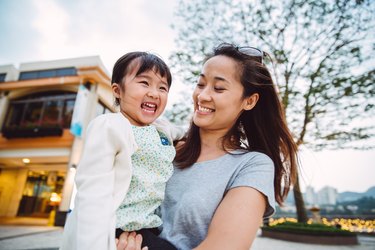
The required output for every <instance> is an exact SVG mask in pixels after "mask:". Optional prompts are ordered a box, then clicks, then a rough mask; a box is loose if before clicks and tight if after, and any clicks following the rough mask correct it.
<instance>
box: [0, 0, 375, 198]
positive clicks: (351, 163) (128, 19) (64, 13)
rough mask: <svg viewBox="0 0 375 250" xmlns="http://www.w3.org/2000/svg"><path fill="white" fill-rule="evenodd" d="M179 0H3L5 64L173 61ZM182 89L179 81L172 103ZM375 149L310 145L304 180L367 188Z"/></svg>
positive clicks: (1, 59) (0, 54)
mask: <svg viewBox="0 0 375 250" xmlns="http://www.w3.org/2000/svg"><path fill="white" fill-rule="evenodd" d="M175 5H176V0H158V1H150V0H148V1H147V0H138V1H130V0H122V1H120V0H118V1H115V0H107V1H102V0H90V1H84V0H18V1H14V0H0V34H1V39H0V65H6V64H13V65H15V66H16V67H18V65H19V64H20V63H25V62H34V61H44V60H56V59H63V58H74V57H81V56H92V55H99V56H100V58H101V59H102V61H103V63H104V65H105V67H106V68H107V70H108V72H110V71H111V70H112V66H113V64H114V62H115V61H116V59H117V58H119V57H120V56H121V55H123V54H124V53H126V52H129V51H132V50H144V51H151V52H154V53H157V54H159V55H160V56H161V57H162V58H163V59H164V60H166V61H167V62H168V57H169V55H170V52H171V50H172V49H173V48H174V38H175V31H174V30H172V29H171V24H172V23H173V11H174V7H175ZM180 89H182V85H181V83H179V82H174V85H173V86H172V89H171V94H170V103H169V104H171V103H172V102H173V98H174V97H175V96H177V92H178V91H179V90H180ZM374 159H375V150H371V151H354V150H340V151H324V152H311V151H306V153H304V154H303V156H302V163H303V166H302V172H303V175H302V180H301V181H302V186H306V185H312V186H314V187H315V188H316V189H319V188H321V187H323V186H325V185H331V186H333V187H336V188H337V189H338V191H347V190H351V191H359V192H363V191H365V190H366V189H368V188H369V187H370V186H373V185H375V169H374V168H375V160H374Z"/></svg>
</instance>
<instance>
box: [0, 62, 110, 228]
mask: <svg viewBox="0 0 375 250" xmlns="http://www.w3.org/2000/svg"><path fill="white" fill-rule="evenodd" d="M77 103H78V104H77ZM76 104H77V105H76ZM114 111H115V110H113V98H112V93H111V83H110V77H109V74H108V73H107V70H106V69H105V67H104V66H103V64H102V62H101V60H100V58H99V57H97V56H90V57H81V58H74V59H64V60H55V61H43V62H33V63H24V64H21V65H20V66H19V68H18V69H17V68H16V67H14V66H13V65H4V66H0V125H1V134H0V217H14V216H34V217H48V215H49V213H50V211H51V210H52V209H53V207H54V206H56V205H59V209H58V213H57V215H58V216H60V218H61V219H60V222H61V221H64V218H65V217H64V216H65V215H66V213H67V212H68V210H69V208H70V203H71V199H72V193H73V186H74V184H73V180H74V176H75V168H76V166H77V164H78V162H79V159H80V156H81V149H82V144H83V141H84V139H85V138H84V132H83V131H84V129H85V126H87V124H88V122H89V121H90V120H92V119H93V118H94V117H96V116H97V115H99V114H103V113H107V112H114ZM74 117H76V119H75V120H76V122H77V123H76V126H75V127H74V131H73V129H72V119H73V120H74ZM59 197H61V198H62V199H61V202H60V200H59Z"/></svg>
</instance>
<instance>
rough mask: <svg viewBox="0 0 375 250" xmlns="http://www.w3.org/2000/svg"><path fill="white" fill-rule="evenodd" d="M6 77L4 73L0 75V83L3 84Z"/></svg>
mask: <svg viewBox="0 0 375 250" xmlns="http://www.w3.org/2000/svg"><path fill="white" fill-rule="evenodd" d="M6 76H7V74H5V73H0V82H5V77H6Z"/></svg>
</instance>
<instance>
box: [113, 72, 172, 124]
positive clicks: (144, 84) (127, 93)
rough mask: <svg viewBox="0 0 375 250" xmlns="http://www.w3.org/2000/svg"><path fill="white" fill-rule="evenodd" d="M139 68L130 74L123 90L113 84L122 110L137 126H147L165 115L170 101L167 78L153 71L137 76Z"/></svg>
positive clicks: (126, 78)
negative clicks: (164, 112) (168, 100)
mask: <svg viewBox="0 0 375 250" xmlns="http://www.w3.org/2000/svg"><path fill="white" fill-rule="evenodd" d="M137 71H138V67H135V68H134V69H133V70H132V71H131V72H129V73H128V74H127V75H126V76H125V78H124V80H123V81H124V82H123V83H122V86H123V87H122V88H121V87H120V86H119V85H118V84H117V83H114V84H112V90H113V92H114V95H115V97H117V98H119V100H120V110H121V112H122V113H123V114H124V115H125V116H126V118H128V120H129V121H130V123H131V124H132V125H135V126H145V125H148V124H150V123H152V122H153V121H155V120H156V118H158V117H159V116H160V115H161V113H163V111H164V109H165V106H166V104H167V99H168V91H169V87H168V84H167V78H166V77H161V76H160V74H158V73H155V72H154V71H152V70H149V71H145V72H143V73H141V74H139V75H137V76H136V72H137Z"/></svg>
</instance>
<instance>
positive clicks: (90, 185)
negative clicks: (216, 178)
mask: <svg viewBox="0 0 375 250" xmlns="http://www.w3.org/2000/svg"><path fill="white" fill-rule="evenodd" d="M171 82H172V77H171V73H170V71H169V68H168V67H167V65H166V64H165V63H164V62H163V61H162V60H161V59H160V58H159V57H157V56H155V55H152V54H149V53H146V52H132V53H128V54H126V55H124V56H123V57H121V58H120V59H118V61H117V62H116V64H115V66H114V68H113V74H112V91H113V94H114V96H115V98H116V104H117V105H119V106H120V112H119V113H112V114H104V115H101V116H98V117H97V118H95V119H94V120H93V121H92V122H91V123H90V125H89V126H88V129H87V135H86V141H85V146H84V150H83V155H82V159H81V161H80V163H79V166H78V168H77V174H76V184H77V195H76V199H75V208H74V210H73V212H72V213H71V214H70V215H69V217H68V220H67V223H66V225H65V229H64V239H63V246H62V248H61V249H66V250H74V249H79V250H85V249H89V250H93V249H98V250H106V249H116V246H115V228H117V232H118V233H121V232H122V231H136V232H137V233H138V234H141V235H142V236H143V245H146V246H148V247H150V248H151V249H158V248H159V249H175V248H174V247H173V246H172V245H171V244H170V243H168V242H167V241H164V240H162V239H160V238H158V237H157V235H158V231H157V227H158V226H160V225H161V223H162V222H161V219H160V218H159V217H158V216H157V215H155V213H154V211H155V209H156V208H157V207H159V205H160V204H161V202H162V200H163V198H164V190H165V183H166V181H167V180H168V179H169V177H170V176H171V175H172V172H173V166H172V160H173V158H174V156H175V150H174V147H173V145H172V140H173V139H174V138H177V135H178V133H179V132H180V131H178V130H177V129H175V128H173V127H172V126H169V124H168V123H166V122H155V126H154V125H152V124H151V123H153V122H154V121H155V120H156V119H157V118H158V117H159V116H160V115H161V113H162V112H163V111H164V108H165V106H166V104H167V97H168V91H169V88H170V86H171ZM150 241H151V242H153V243H152V244H151V243H149V242H150Z"/></svg>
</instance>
